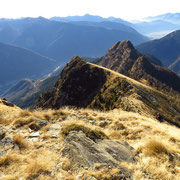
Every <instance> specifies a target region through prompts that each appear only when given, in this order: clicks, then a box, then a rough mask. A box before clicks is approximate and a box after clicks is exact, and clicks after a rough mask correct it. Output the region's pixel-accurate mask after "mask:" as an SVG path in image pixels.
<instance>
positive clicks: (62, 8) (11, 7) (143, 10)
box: [0, 0, 180, 21]
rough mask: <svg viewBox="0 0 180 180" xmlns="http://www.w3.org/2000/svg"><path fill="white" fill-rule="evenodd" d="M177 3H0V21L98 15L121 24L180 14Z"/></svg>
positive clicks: (60, 0)
mask: <svg viewBox="0 0 180 180" xmlns="http://www.w3.org/2000/svg"><path fill="white" fill-rule="evenodd" d="M179 7H180V1H179V0H0V18H20V17H39V16H43V17H46V18H49V17H53V16H61V17H65V16H74V15H84V14H91V15H99V16H102V17H110V16H114V17H118V18H122V19H124V20H129V21H131V20H141V19H143V18H145V17H148V16H155V15H160V14H164V13H176V12H180V8H179Z"/></svg>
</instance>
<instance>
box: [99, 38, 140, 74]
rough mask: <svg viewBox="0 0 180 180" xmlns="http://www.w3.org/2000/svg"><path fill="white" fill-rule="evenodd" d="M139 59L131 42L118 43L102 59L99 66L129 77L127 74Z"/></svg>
mask: <svg viewBox="0 0 180 180" xmlns="http://www.w3.org/2000/svg"><path fill="white" fill-rule="evenodd" d="M138 57H139V53H138V52H137V51H136V49H135V48H134V46H133V45H132V43H131V42H130V41H129V40H127V41H121V42H120V41H118V42H117V43H116V44H115V45H113V46H112V47H111V48H110V49H109V50H108V52H107V53H106V55H105V56H103V57H102V59H101V61H100V63H99V65H101V66H105V67H107V68H109V69H113V70H115V71H118V72H120V73H122V74H125V75H128V73H127V72H128V71H129V69H130V68H131V67H132V65H133V64H134V62H135V60H136V59H137V58H138Z"/></svg>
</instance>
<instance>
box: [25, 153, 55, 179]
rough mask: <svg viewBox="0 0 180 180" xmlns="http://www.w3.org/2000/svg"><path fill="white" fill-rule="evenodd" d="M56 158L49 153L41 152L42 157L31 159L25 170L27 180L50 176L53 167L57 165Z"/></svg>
mask: <svg viewBox="0 0 180 180" xmlns="http://www.w3.org/2000/svg"><path fill="white" fill-rule="evenodd" d="M54 158H56V157H54V156H52V155H51V154H50V153H49V152H41V154H40V155H38V156H37V157H34V158H32V159H29V163H28V165H27V167H26V169H25V174H26V179H29V180H31V179H36V178H38V177H39V176H40V175H46V176H49V175H50V173H51V169H52V167H53V166H54V165H55V161H54Z"/></svg>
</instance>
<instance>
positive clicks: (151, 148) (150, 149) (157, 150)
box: [144, 140, 168, 156]
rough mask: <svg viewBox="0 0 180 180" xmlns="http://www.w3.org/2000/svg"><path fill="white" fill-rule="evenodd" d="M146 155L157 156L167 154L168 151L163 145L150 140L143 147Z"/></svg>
mask: <svg viewBox="0 0 180 180" xmlns="http://www.w3.org/2000/svg"><path fill="white" fill-rule="evenodd" d="M144 148H145V154H146V155H150V156H152V155H158V154H168V149H167V148H166V147H165V145H164V144H163V143H161V142H159V141H156V140H151V141H150V142H148V143H147V144H146V145H145V147H144Z"/></svg>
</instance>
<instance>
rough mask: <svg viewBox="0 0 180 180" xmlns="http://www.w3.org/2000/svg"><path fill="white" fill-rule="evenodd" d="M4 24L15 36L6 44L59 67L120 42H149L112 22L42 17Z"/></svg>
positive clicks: (10, 21) (99, 54) (135, 32)
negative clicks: (48, 59)
mask: <svg viewBox="0 0 180 180" xmlns="http://www.w3.org/2000/svg"><path fill="white" fill-rule="evenodd" d="M4 21H5V20H4ZM4 21H3V23H4ZM5 22H6V24H8V26H9V27H10V28H11V30H12V31H13V32H15V34H16V35H15V37H14V38H12V40H11V41H9V39H4V40H3V42H6V43H7V42H8V43H9V44H14V45H16V46H20V47H23V48H27V49H31V50H33V51H35V52H38V53H40V54H42V55H43V56H47V57H50V58H53V59H56V60H57V65H64V64H65V63H67V59H70V58H72V57H73V56H74V55H80V56H102V55H103V54H104V53H105V52H106V51H107V49H108V47H109V46H111V45H112V44H114V43H115V42H116V41H118V40H123V39H130V40H131V41H132V42H133V43H135V44H140V43H142V42H145V41H147V40H148V38H146V37H144V36H142V35H141V34H139V33H138V32H137V31H135V30H134V29H132V28H131V27H128V26H127V25H123V24H117V23H113V22H104V23H102V22H99V23H98V22H94V23H93V22H92V23H90V24H91V25H89V23H88V24H87V23H86V22H84V23H82V25H80V24H79V25H78V24H72V23H70V22H57V21H53V20H48V19H45V18H42V17H39V18H24V19H18V20H14V21H13V20H9V21H5ZM0 26H1V22H0ZM106 26H107V27H106ZM0 35H1V33H0ZM7 37H8V35H7Z"/></svg>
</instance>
